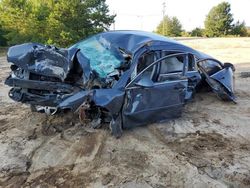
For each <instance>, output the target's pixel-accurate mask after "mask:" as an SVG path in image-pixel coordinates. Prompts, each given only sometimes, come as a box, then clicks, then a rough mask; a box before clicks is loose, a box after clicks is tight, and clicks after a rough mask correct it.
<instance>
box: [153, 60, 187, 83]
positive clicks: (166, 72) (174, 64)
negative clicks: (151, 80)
mask: <svg viewBox="0 0 250 188" xmlns="http://www.w3.org/2000/svg"><path fill="white" fill-rule="evenodd" d="M184 58H185V56H184V55H177V56H172V57H168V58H166V59H164V60H162V61H161V62H160V63H159V65H160V71H159V75H158V78H157V82H165V81H173V80H179V79H181V78H182V77H183V70H184Z"/></svg>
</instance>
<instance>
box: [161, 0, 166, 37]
mask: <svg viewBox="0 0 250 188" xmlns="http://www.w3.org/2000/svg"><path fill="white" fill-rule="evenodd" d="M165 14H166V2H165V1H164V2H163V3H162V16H163V18H162V35H164V36H165V21H164V20H165Z"/></svg>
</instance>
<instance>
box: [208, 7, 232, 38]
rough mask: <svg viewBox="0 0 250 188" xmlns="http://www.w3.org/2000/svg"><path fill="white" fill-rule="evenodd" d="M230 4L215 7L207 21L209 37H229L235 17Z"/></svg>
mask: <svg viewBox="0 0 250 188" xmlns="http://www.w3.org/2000/svg"><path fill="white" fill-rule="evenodd" d="M230 11H231V6H230V4H229V3H228V2H222V3H220V4H218V5H217V6H215V7H213V8H212V9H211V10H210V11H209V13H208V15H207V17H206V19H205V23H204V24H205V34H206V35H207V36H208V37H219V36H224V35H228V34H230V32H231V29H232V22H233V15H232V14H231V12H230Z"/></svg>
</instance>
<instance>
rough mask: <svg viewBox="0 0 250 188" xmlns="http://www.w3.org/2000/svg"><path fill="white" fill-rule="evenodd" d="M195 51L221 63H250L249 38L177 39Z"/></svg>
mask: <svg viewBox="0 0 250 188" xmlns="http://www.w3.org/2000/svg"><path fill="white" fill-rule="evenodd" d="M179 41H180V42H181V43H183V44H185V45H187V46H190V47H192V48H194V49H196V50H200V51H202V52H204V53H207V54H209V55H211V56H213V57H214V58H217V59H219V60H221V61H222V62H231V63H234V64H238V63H250V38H249V37H246V38H209V39H207V38H200V39H193V38H191V39H190V40H188V39H184V40H182V39H179Z"/></svg>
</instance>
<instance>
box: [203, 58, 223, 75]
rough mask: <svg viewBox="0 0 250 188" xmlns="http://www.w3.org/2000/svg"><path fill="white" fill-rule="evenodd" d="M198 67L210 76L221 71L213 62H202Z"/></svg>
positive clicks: (218, 65) (217, 64) (219, 66)
mask: <svg viewBox="0 0 250 188" xmlns="http://www.w3.org/2000/svg"><path fill="white" fill-rule="evenodd" d="M199 65H200V66H201V67H202V68H203V69H204V71H206V73H207V74H208V75H212V74H214V73H216V72H218V71H219V70H221V69H222V67H221V65H220V64H219V63H218V62H216V61H213V60H204V61H201V62H199Z"/></svg>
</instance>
